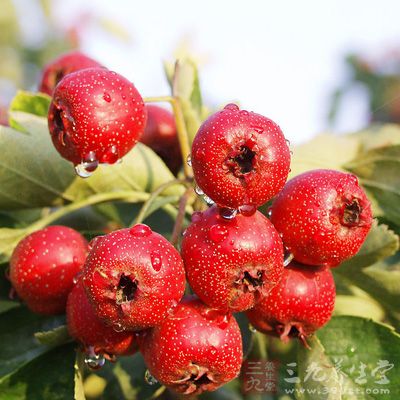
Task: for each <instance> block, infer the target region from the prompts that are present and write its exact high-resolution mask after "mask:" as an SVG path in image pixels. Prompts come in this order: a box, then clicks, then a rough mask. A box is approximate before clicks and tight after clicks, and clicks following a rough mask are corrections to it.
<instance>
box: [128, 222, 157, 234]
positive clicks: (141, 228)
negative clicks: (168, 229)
mask: <svg viewBox="0 0 400 400" xmlns="http://www.w3.org/2000/svg"><path fill="white" fill-rule="evenodd" d="M152 232H153V231H152V230H151V228H150V227H149V226H147V225H145V224H136V225H134V226H132V228H131V229H129V233H130V234H131V235H133V236H139V237H144V236H149V235H151V234H152Z"/></svg>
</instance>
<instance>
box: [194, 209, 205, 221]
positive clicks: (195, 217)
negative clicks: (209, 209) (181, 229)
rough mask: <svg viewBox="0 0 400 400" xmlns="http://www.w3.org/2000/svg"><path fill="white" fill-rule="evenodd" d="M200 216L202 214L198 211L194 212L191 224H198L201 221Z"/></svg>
mask: <svg viewBox="0 0 400 400" xmlns="http://www.w3.org/2000/svg"><path fill="white" fill-rule="evenodd" d="M202 215H203V214H202V213H201V212H200V211H195V212H194V213H193V214H192V222H199V221H200V220H201V217H202Z"/></svg>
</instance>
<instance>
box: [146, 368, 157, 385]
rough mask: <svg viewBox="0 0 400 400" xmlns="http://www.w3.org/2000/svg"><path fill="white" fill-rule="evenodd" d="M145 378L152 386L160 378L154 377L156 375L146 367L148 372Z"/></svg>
mask: <svg viewBox="0 0 400 400" xmlns="http://www.w3.org/2000/svg"><path fill="white" fill-rule="evenodd" d="M144 380H145V381H146V383H147V384H148V385H150V386H153V385H155V384H157V383H158V380H157V379H156V378H154V376H153V375H152V374H151V373H150V371H149V370H148V369H146V372H145V373H144Z"/></svg>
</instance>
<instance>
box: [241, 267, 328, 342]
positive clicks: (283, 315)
mask: <svg viewBox="0 0 400 400" xmlns="http://www.w3.org/2000/svg"><path fill="white" fill-rule="evenodd" d="M335 296H336V290H335V282H334V280H333V275H332V272H331V270H330V268H329V267H326V266H321V267H309V266H304V265H301V264H298V263H296V262H292V263H290V264H289V265H288V266H287V267H286V268H285V271H284V273H283V277H282V279H281V281H280V282H279V283H278V284H277V285H276V286H275V287H274V288H273V289H272V290H271V291H270V292H269V294H268V295H267V296H266V297H265V298H264V299H262V300H261V301H260V302H259V303H258V304H257V305H256V306H255V307H254V308H253V309H252V310H249V311H247V312H246V315H247V317H248V318H249V321H250V323H251V324H252V325H253V326H254V327H255V328H256V329H257V330H259V331H260V332H263V333H267V334H270V335H274V336H279V337H280V338H281V339H282V340H283V341H288V340H289V337H299V339H301V340H302V341H303V343H304V344H306V345H307V342H306V338H307V336H309V335H310V334H312V333H313V332H315V331H316V330H317V329H319V328H321V327H322V326H324V325H325V324H326V323H327V322H328V321H329V320H330V318H331V315H332V312H333V308H334V305H335Z"/></svg>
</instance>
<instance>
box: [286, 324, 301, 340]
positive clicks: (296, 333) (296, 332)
mask: <svg viewBox="0 0 400 400" xmlns="http://www.w3.org/2000/svg"><path fill="white" fill-rule="evenodd" d="M288 336H289V337H293V338H295V337H299V336H300V332H299V330H298V329H297V327H295V326H291V327H290V331H289V333H288Z"/></svg>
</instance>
